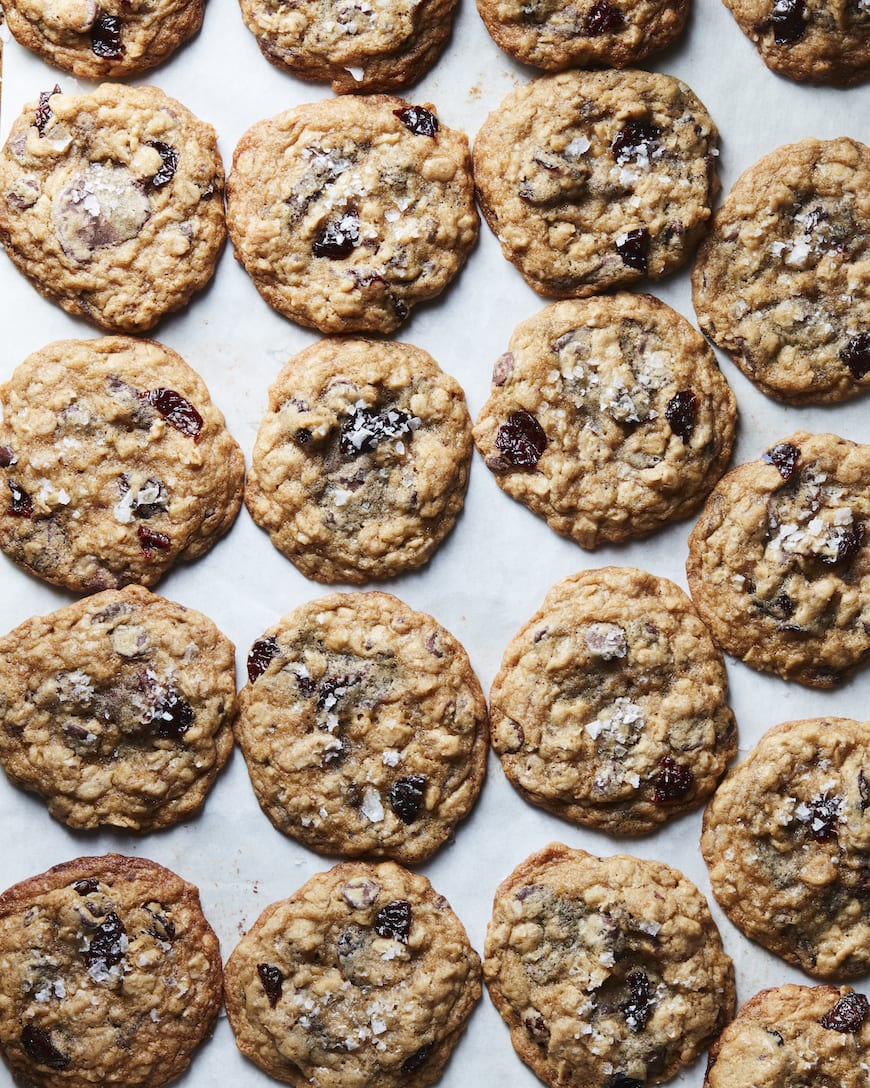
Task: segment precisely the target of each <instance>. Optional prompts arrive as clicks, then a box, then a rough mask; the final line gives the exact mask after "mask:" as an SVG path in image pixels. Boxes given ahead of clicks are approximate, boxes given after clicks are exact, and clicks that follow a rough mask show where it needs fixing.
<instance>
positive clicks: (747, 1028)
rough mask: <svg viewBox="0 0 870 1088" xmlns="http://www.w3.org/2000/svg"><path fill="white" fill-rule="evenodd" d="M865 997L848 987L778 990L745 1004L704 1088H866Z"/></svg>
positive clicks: (868, 1034) (869, 1025)
mask: <svg viewBox="0 0 870 1088" xmlns="http://www.w3.org/2000/svg"><path fill="white" fill-rule="evenodd" d="M867 1010H868V1003H867V998H866V997H865V996H864V994H861V993H856V992H855V991H854V990H852V989H851V988H850V987H848V986H841V987H839V988H838V987H835V986H795V985H793V984H789V985H786V986H777V987H775V988H773V989H770V990H762V991H761V993H758V994H756V995H755V996H754V997H753V998H750V1000H749V1001H747V1002H746V1004H745V1005H743V1006H742V1007H741V1008H740V1010H739V1012H738V1013H737V1016H736V1018H735V1019H734V1020H732V1021H731V1023H730V1024H729V1025H728V1026H727V1027H726V1028H725V1030H724V1031H723V1032H722V1034H721V1035H720V1036H719V1038H718V1039H717V1040H716V1042H715V1043H714V1044H713V1046H712V1047H711V1048H710V1057H709V1061H708V1065H707V1075H706V1077H705V1078H704V1088H745V1086H746V1085H747V1084H764V1085H765V1086H766V1088H790V1086H791V1085H795V1084H836V1085H838V1086H839V1088H861V1086H862V1085H864V1084H865V1083H866V1079H867V1070H866V1068H865V1066H866V1065H867V1064H868V1058H870V1022H868V1019H867Z"/></svg>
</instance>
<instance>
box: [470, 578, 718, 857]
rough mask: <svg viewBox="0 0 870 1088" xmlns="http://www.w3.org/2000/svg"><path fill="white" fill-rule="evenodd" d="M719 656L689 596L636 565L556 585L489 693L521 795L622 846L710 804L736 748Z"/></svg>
mask: <svg viewBox="0 0 870 1088" xmlns="http://www.w3.org/2000/svg"><path fill="white" fill-rule="evenodd" d="M727 690H728V680H727V677H726V675H725V664H724V662H723V660H722V655H721V653H720V652H719V650H718V649H717V648H716V646H715V644H714V643H713V640H712V638H711V637H710V635H709V634H708V632H707V630H706V628H705V627H704V625H703V623H701V621H700V619H699V618H698V615H697V613H696V612H695V609H694V608H693V607H692V602H691V601H690V600H689V598H688V597H687V596H686V594H685V593H683V591H682V590H681V589H680V588H679V587H678V586H676V585H674V583H673V582H669V581H668V580H667V579H666V578H657V577H655V576H654V575H652V574H647V573H645V572H644V571H640V570H634V569H633V568H631V567H604V568H603V569H602V570H589V571H583V572H582V573H581V574H576V575H574V576H573V577H571V578H566V579H564V580H563V581H561V582H559V583H557V584H556V585H555V586H554V587H553V588H552V589H551V590H550V592H549V593H548V594H547V596H546V598H545V600H544V603H543V605H542V607H541V608H540V609H539V611H538V612H537V613H536V614H535V615H534V616H533V617H532V619H531V620H530V621H529V623H527V624H526V626H525V627H523V629H522V630H521V631H520V632H519V633H518V634H517V635H516V636H515V637H514V638H513V639H512V640H511V642H510V644H509V646H508V647H507V649H506V650H505V654H504V657H503V659H502V663H501V669H500V670H499V672H498V674H497V675H496V678H495V681H494V682H493V686H492V692H491V694H490V714H491V716H492V726H491V735H492V746H493V748H494V749H495V751H496V753H497V754H498V756H499V758H500V759H501V762H502V767H503V768H504V771H505V774H506V775H507V777H508V779H509V781H510V783H511V785H512V786H514V787H515V788H516V789H517V790H518V791H519V792H520V794H522V796H523V797H524V798H525V799H526V800H528V801H531V802H532V803H533V804H536V805H541V806H542V807H543V808H546V809H548V810H549V811H550V812H554V813H555V814H556V815H557V816H562V817H564V818H565V819H568V820H573V821H575V822H576V823H580V824H586V825H588V826H590V827H597V828H603V829H604V830H606V831H610V832H612V833H616V834H620V835H637V834H642V833H645V832H648V831H653V830H655V828H656V827H658V826H659V825H661V824H662V823H664V822H665V821H666V820H669V819H671V818H672V817H674V816H676V815H679V814H680V813H683V812H685V811H686V810H687V809H689V808H693V807H694V806H695V805H697V804H699V803H700V802H701V801H702V800H703V799H704V798H706V797H708V796H709V795H710V794H711V793H712V792H713V790H714V789H715V787H716V783H717V782H718V780H719V779H720V778H721V777H722V775H723V774H724V772H725V768H726V766H727V764H728V761H729V760H730V759H732V758H733V757H734V755H735V752H736V750H737V736H736V726H735V723H734V715H733V714H732V713H731V710H730V708H729V706H728V703H727V701H726V698H727Z"/></svg>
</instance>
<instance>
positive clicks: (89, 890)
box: [73, 877, 100, 895]
mask: <svg viewBox="0 0 870 1088" xmlns="http://www.w3.org/2000/svg"><path fill="white" fill-rule="evenodd" d="M73 887H74V888H75V890H76V891H77V892H78V893H79V895H93V894H94V892H97V891H99V890H100V885H99V883H98V882H97V881H96V880H94V878H93V877H88V879H87V880H77V881H76V882H75V884H73Z"/></svg>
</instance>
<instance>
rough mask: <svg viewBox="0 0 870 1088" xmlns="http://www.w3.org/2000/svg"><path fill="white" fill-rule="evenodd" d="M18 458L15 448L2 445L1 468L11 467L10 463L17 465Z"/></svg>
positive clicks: (0, 449)
mask: <svg viewBox="0 0 870 1088" xmlns="http://www.w3.org/2000/svg"><path fill="white" fill-rule="evenodd" d="M17 464H18V458H17V457H16V456H15V450H13V448H12V447H11V446H0V468H9V467H10V465H17Z"/></svg>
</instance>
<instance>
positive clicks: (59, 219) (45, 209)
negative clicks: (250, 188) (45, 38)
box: [0, 83, 226, 333]
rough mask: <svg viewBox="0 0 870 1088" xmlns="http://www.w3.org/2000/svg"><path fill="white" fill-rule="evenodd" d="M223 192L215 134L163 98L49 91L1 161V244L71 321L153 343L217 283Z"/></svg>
mask: <svg viewBox="0 0 870 1088" xmlns="http://www.w3.org/2000/svg"><path fill="white" fill-rule="evenodd" d="M223 181H224V178H223V166H222V164H221V159H220V155H219V154H218V149H217V138H216V136H215V132H214V129H213V128H212V127H211V125H208V124H206V123H205V122H203V121H200V120H198V119H197V118H196V117H194V115H193V114H192V113H191V112H190V111H189V110H188V109H186V108H185V107H184V106H182V105H181V103H180V102H177V101H176V100H175V99H174V98H169V97H168V96H167V95H165V94H164V93H163V92H162V91H161V90H158V88H156V87H127V86H124V85H123V84H115V83H104V84H102V85H101V86H100V87H98V88H97V89H96V90H95V91H94V92H93V93H92V94H63V93H60V91H59V90H58V89H55V91H47V92H44V93H43V94H41V95H40V98H39V101H38V102H30V103H28V105H27V106H25V108H24V112H23V113H22V114H21V116H20V117H19V118H18V119H17V120H16V121H15V122H14V124H13V125H12V129H11V130H10V133H9V137H8V138H7V140H6V144H5V145H4V147H3V152H2V155H0V241H2V243H3V245H4V246H5V247H6V252H7V253H8V254H9V257H10V258H11V259H12V261H13V262H14V263H15V264H16V265H17V266H18V268H19V270H20V271H21V272H23V273H24V275H26V276H27V277H28V278H29V279H30V280H31V282H32V283H33V285H34V286H35V287H36V289H37V290H38V291H40V292H41V293H42V294H44V295H45V296H46V297H47V298H49V299H51V300H52V301H53V302H56V303H58V304H59V305H60V306H62V307H63V309H64V310H66V311H67V312H68V313H70V314H73V315H74V316H77V317H84V318H87V319H88V320H89V321H92V322H93V323H94V324H96V325H99V326H100V327H101V328H104V329H107V330H108V331H111V332H137V333H138V332H144V331H145V330H147V329H150V328H151V327H152V326H153V325H155V324H156V323H157V322H158V321H159V320H160V318H161V317H162V316H163V315H164V314H166V313H168V312H170V311H172V310H177V309H179V308H180V307H181V306H184V305H185V303H187V302H188V301H189V299H190V298H191V296H192V295H193V294H194V293H195V292H196V291H199V290H200V289H201V288H203V287H205V285H206V284H207V283H208V281H209V280H210V279H211V277H212V275H213V273H214V269H215V265H216V263H217V259H218V256H219V255H220V251H221V248H222V246H223V243H224V238H225V235H226V228H225V225H224V211H223V200H222V199H221V197H222V193H223Z"/></svg>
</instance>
